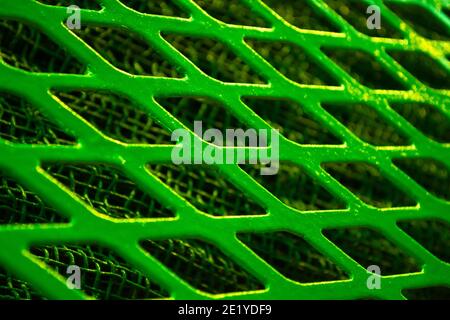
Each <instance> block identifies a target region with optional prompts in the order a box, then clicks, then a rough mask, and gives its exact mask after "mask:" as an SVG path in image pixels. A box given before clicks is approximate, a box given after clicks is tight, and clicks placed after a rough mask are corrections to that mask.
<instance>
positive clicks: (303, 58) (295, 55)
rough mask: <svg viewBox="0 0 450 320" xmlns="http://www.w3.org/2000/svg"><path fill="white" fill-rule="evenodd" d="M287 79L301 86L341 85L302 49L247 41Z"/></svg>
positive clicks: (290, 44)
mask: <svg viewBox="0 0 450 320" xmlns="http://www.w3.org/2000/svg"><path fill="white" fill-rule="evenodd" d="M245 42H247V43H248V44H249V45H250V46H251V47H252V48H253V49H254V50H255V51H256V52H258V53H259V54H260V55H261V56H262V57H263V58H264V59H266V60H267V61H268V62H269V63H270V64H271V65H272V66H273V67H274V68H275V69H277V70H278V71H279V72H280V73H281V74H282V75H284V76H285V77H286V78H288V79H290V80H292V81H295V82H297V83H300V84H307V85H326V86H338V85H339V83H338V82H337V81H336V80H335V79H334V78H333V77H332V76H330V75H329V74H328V72H327V71H326V70H324V68H322V67H321V66H319V65H318V64H317V63H315V62H314V60H313V59H312V58H311V57H310V56H309V55H308V54H307V53H306V51H305V50H304V49H302V48H301V47H299V46H297V45H294V44H292V43H289V42H282V41H277V42H269V41H259V40H253V39H245Z"/></svg>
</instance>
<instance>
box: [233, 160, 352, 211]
mask: <svg viewBox="0 0 450 320" xmlns="http://www.w3.org/2000/svg"><path fill="white" fill-rule="evenodd" d="M260 167H261V165H241V168H242V169H244V170H245V171H246V172H247V173H248V174H249V175H250V176H251V177H252V178H253V179H255V180H256V181H257V182H258V183H259V184H261V185H262V186H263V187H264V188H266V189H267V190H268V191H269V192H271V193H272V194H273V195H274V196H275V197H277V198H278V199H279V200H280V201H281V202H283V203H284V204H286V205H288V206H290V207H293V208H295V209H298V210H301V211H309V210H333V209H344V208H345V207H346V205H345V203H343V202H342V201H341V200H340V199H337V198H335V197H334V196H333V195H332V194H331V193H330V192H328V190H327V189H325V188H324V187H322V186H321V185H320V184H319V183H318V182H317V181H316V180H315V179H312V178H311V177H310V176H309V175H308V174H307V173H306V172H305V171H304V170H303V169H302V168H301V167H300V166H298V165H296V164H293V163H290V162H288V161H281V162H280V164H279V170H278V173H277V174H276V175H261V173H260Z"/></svg>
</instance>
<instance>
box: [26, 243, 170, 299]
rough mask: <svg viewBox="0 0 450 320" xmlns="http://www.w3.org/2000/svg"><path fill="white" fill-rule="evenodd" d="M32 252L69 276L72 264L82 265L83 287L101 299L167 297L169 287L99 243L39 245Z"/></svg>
mask: <svg viewBox="0 0 450 320" xmlns="http://www.w3.org/2000/svg"><path fill="white" fill-rule="evenodd" d="M30 252H31V253H32V254H33V255H35V256H36V257H37V258H38V259H39V260H41V261H42V262H44V263H45V264H46V265H47V266H49V267H50V268H52V269H53V270H54V271H56V272H57V273H59V274H60V275H61V276H63V277H64V278H67V277H68V276H69V275H70V274H69V275H68V274H67V270H68V267H69V266H72V265H76V266H78V267H79V268H80V280H81V281H80V282H81V288H80V289H81V290H82V291H83V292H84V293H86V294H87V295H88V296H91V297H94V298H96V299H99V300H133V299H160V298H167V297H169V294H168V293H167V291H166V290H164V289H163V288H161V287H160V286H159V285H158V284H156V283H155V282H154V281H153V279H151V278H150V277H147V276H146V275H144V274H143V273H142V272H141V271H140V270H138V269H136V268H134V267H133V266H131V265H130V264H129V263H127V262H126V261H125V260H124V259H123V258H122V257H120V256H118V255H117V254H116V253H115V252H113V251H111V250H109V249H108V248H104V247H101V246H98V245H91V244H89V245H85V244H80V245H78V244H77V245H75V244H68V245H57V246H35V247H32V248H31V249H30Z"/></svg>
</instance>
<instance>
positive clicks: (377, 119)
mask: <svg viewBox="0 0 450 320" xmlns="http://www.w3.org/2000/svg"><path fill="white" fill-rule="evenodd" d="M322 107H323V108H324V109H325V110H326V111H328V112H329V113H330V114H331V115H332V116H333V117H335V118H336V119H337V120H338V121H339V122H341V123H342V124H343V125H344V126H346V127H347V128H348V129H349V130H350V131H351V132H352V133H353V134H354V135H356V136H357V137H358V138H360V139H361V140H363V141H364V142H367V143H370V144H372V145H374V146H404V145H410V144H411V142H410V141H409V139H408V138H406V137H405V136H404V135H403V134H402V133H400V132H399V131H398V130H397V129H396V127H394V126H393V125H391V124H390V123H389V122H387V121H386V120H384V119H383V118H382V117H381V116H380V114H379V113H378V112H377V111H375V109H374V108H372V107H370V106H368V105H365V104H359V103H342V104H330V103H323V104H322Z"/></svg>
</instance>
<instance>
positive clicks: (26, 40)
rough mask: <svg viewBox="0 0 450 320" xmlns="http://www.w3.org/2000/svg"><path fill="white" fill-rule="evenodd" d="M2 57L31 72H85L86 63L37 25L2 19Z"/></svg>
mask: <svg viewBox="0 0 450 320" xmlns="http://www.w3.org/2000/svg"><path fill="white" fill-rule="evenodd" d="M0 60H3V62H5V63H6V64H8V65H10V66H12V67H15V68H19V69H22V70H25V71H31V72H55V73H75V74H83V73H84V72H85V70H86V67H85V66H84V65H82V64H81V63H80V62H78V61H77V60H76V59H75V58H74V57H73V56H71V55H70V54H69V53H68V52H67V50H66V49H64V48H61V47H60V46H58V45H57V44H56V43H55V42H54V41H53V40H51V39H50V38H49V37H47V36H46V35H45V34H44V33H42V32H40V31H39V30H38V29H35V28H34V27H30V26H28V25H27V24H24V23H22V22H18V21H13V20H0Z"/></svg>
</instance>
